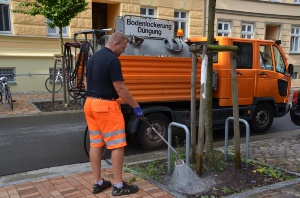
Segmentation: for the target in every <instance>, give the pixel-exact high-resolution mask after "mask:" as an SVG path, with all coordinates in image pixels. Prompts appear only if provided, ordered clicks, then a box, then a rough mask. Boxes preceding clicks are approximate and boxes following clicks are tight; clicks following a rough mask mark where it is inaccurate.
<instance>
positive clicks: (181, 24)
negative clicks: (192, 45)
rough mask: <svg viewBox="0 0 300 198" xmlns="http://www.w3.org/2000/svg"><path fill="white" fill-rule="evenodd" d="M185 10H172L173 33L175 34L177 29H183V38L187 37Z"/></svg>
mask: <svg viewBox="0 0 300 198" xmlns="http://www.w3.org/2000/svg"><path fill="white" fill-rule="evenodd" d="M187 23H188V19H187V12H181V11H175V12H174V35H177V30H178V29H179V28H180V29H182V30H183V36H182V37H183V38H187V35H188V34H187Z"/></svg>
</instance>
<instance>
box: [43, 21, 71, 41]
mask: <svg viewBox="0 0 300 198" xmlns="http://www.w3.org/2000/svg"><path fill="white" fill-rule="evenodd" d="M50 22H51V20H49V19H47V23H50ZM47 31H48V36H54V37H56V36H59V28H58V27H55V28H51V27H49V26H48V29H47ZM68 33H69V32H68V27H63V28H62V36H64V37H67V36H69V35H68Z"/></svg>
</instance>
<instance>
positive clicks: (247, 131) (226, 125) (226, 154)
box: [225, 117, 250, 168]
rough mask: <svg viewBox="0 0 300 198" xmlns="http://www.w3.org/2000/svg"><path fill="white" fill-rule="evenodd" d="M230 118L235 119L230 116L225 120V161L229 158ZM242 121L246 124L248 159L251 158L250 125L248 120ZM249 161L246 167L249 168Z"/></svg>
mask: <svg viewBox="0 0 300 198" xmlns="http://www.w3.org/2000/svg"><path fill="white" fill-rule="evenodd" d="M229 120H233V117H228V118H227V119H226V122H225V161H227V158H228V125H229V124H228V122H229ZM239 121H240V122H243V123H244V124H245V125H246V160H248V159H249V138H250V127H249V124H248V122H247V121H246V120H244V119H239ZM248 166H249V165H248V163H246V167H247V168H248Z"/></svg>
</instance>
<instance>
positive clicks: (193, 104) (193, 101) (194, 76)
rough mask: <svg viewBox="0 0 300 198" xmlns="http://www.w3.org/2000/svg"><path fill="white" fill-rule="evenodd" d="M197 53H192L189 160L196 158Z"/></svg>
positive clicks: (192, 160)
mask: <svg viewBox="0 0 300 198" xmlns="http://www.w3.org/2000/svg"><path fill="white" fill-rule="evenodd" d="M197 62H198V57H197V53H196V52H195V53H193V54H192V73H191V145H192V148H191V151H192V152H191V162H192V163H193V162H195V159H196V87H197V86H196V83H197Z"/></svg>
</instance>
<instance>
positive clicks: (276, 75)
mask: <svg viewBox="0 0 300 198" xmlns="http://www.w3.org/2000/svg"><path fill="white" fill-rule="evenodd" d="M258 53H259V68H258V69H257V86H256V94H255V97H258V98H264V97H265V98H274V99H275V102H276V103H283V102H284V98H285V97H286V96H287V94H288V82H289V80H288V76H286V75H285V72H286V68H285V63H284V59H283V56H282V55H281V53H280V50H279V49H278V48H277V46H275V45H271V44H260V46H259V52H258Z"/></svg>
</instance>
